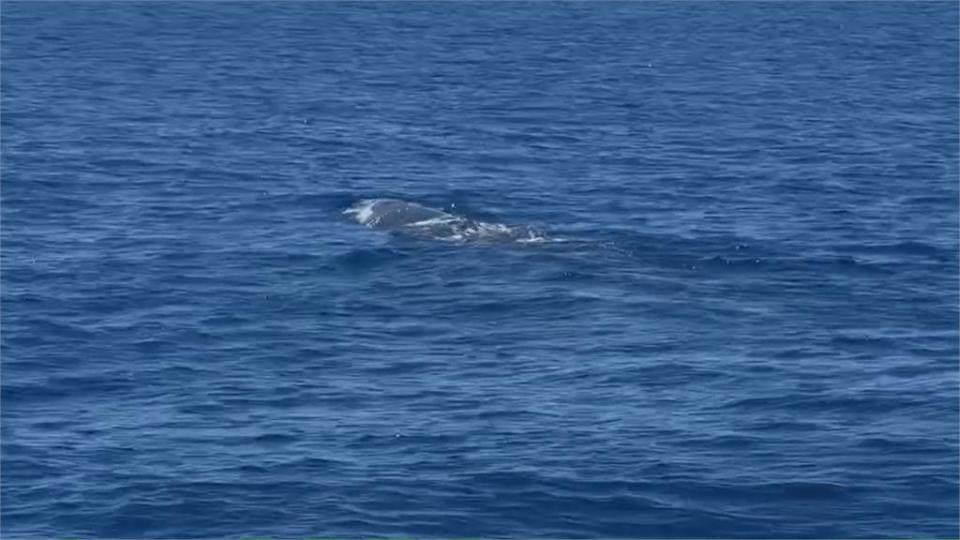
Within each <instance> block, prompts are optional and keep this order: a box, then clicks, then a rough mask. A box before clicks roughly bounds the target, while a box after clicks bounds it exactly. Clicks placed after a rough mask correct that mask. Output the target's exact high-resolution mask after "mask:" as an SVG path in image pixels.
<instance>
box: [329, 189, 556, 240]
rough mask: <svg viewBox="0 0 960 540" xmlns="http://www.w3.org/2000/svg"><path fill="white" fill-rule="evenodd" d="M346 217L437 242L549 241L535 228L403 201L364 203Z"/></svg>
mask: <svg viewBox="0 0 960 540" xmlns="http://www.w3.org/2000/svg"><path fill="white" fill-rule="evenodd" d="M343 213H344V214H345V215H348V216H351V217H352V218H353V219H355V220H356V221H357V223H360V224H361V225H365V226H367V227H370V228H372V229H382V230H388V231H394V232H398V233H402V234H408V235H412V236H420V237H425V238H432V239H436V240H446V241H452V242H464V241H471V240H494V241H495V240H500V241H513V242H521V243H528V242H543V241H546V240H547V238H546V236H545V235H544V234H543V233H542V232H539V231H537V230H535V229H534V228H532V227H528V226H508V225H504V224H502V223H488V222H485V221H480V220H477V219H472V218H469V217H466V216H461V215H457V214H452V213H449V212H444V211H443V210H438V209H436V208H430V207H428V206H423V205H421V204H418V203H415V202H408V201H402V200H399V199H364V200H361V201H357V202H356V203H354V204H353V205H352V206H350V208H347V209H346V210H344V211H343Z"/></svg>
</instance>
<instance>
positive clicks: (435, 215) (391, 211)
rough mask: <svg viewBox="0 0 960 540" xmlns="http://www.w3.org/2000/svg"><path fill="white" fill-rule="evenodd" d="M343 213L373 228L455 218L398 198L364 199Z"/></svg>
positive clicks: (412, 224)
mask: <svg viewBox="0 0 960 540" xmlns="http://www.w3.org/2000/svg"><path fill="white" fill-rule="evenodd" d="M344 213H345V214H349V215H353V216H354V217H355V219H356V220H357V222H359V223H360V224H361V225H366V226H368V227H370V228H375V229H396V228H399V227H406V226H416V225H418V224H424V223H427V222H430V221H434V220H436V221H444V220H453V219H455V218H456V217H455V216H454V215H453V214H448V213H447V212H444V211H442V210H437V209H436V208H429V207H426V206H423V205H421V204H418V203H415V202H407V201H401V200H399V199H365V200H362V201H358V202H357V203H355V204H354V205H353V206H351V207H350V208H348V209H347V210H345V211H344Z"/></svg>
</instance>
